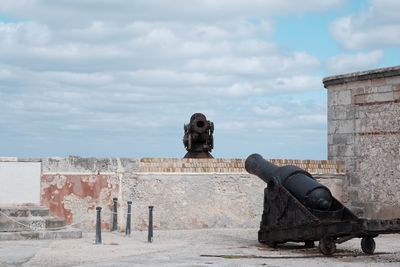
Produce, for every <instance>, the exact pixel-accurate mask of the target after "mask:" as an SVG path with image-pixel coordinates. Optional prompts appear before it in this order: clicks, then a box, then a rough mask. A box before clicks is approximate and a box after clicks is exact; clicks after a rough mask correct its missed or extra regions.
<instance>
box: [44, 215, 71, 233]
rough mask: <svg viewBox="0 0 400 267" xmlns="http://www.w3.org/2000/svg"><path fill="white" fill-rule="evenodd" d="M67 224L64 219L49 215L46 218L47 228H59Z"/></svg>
mask: <svg viewBox="0 0 400 267" xmlns="http://www.w3.org/2000/svg"><path fill="white" fill-rule="evenodd" d="M66 225H67V222H66V221H65V220H64V219H60V218H54V217H49V218H47V219H46V230H52V229H55V230H58V229H60V228H63V227H65V226H66Z"/></svg>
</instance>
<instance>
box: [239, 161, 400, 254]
mask: <svg viewBox="0 0 400 267" xmlns="http://www.w3.org/2000/svg"><path fill="white" fill-rule="evenodd" d="M245 168H246V170H247V171H248V172H249V173H251V174H255V175H257V176H258V177H259V178H261V179H262V180H263V181H265V182H266V183H267V184H268V186H267V188H265V190H264V210H263V215H262V220H261V224H260V230H259V232H258V241H259V242H260V243H265V244H267V245H269V246H272V247H275V246H277V245H279V244H283V243H285V242H289V241H292V242H304V243H305V246H306V247H312V246H314V241H319V250H320V252H321V253H322V254H324V255H332V254H333V253H334V252H335V251H336V244H340V243H343V242H345V241H348V240H350V239H352V238H361V249H362V250H363V252H364V253H366V254H373V253H374V251H375V241H374V238H375V237H377V236H378V235H379V234H390V233H399V232H400V218H399V219H393V220H370V219H363V218H358V217H357V216H356V215H354V214H353V213H352V212H351V211H350V210H349V209H347V208H346V207H345V206H344V205H343V204H342V203H340V202H339V201H338V200H336V199H335V198H334V197H333V196H332V194H331V192H330V190H329V189H328V188H327V187H325V186H323V185H321V184H320V183H318V182H317V181H316V180H315V179H314V178H313V177H312V175H311V174H309V173H308V172H306V171H305V170H303V169H300V168H298V167H296V166H291V165H288V166H282V167H278V166H276V165H274V164H272V163H270V162H268V161H266V160H265V159H263V157H262V156H261V155H259V154H252V155H250V156H249V157H248V158H247V159H246V162H245Z"/></svg>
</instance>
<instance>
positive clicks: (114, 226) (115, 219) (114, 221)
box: [111, 197, 118, 232]
mask: <svg viewBox="0 0 400 267" xmlns="http://www.w3.org/2000/svg"><path fill="white" fill-rule="evenodd" d="M117 205H118V198H116V197H114V198H113V211H112V227H111V232H113V231H118V217H117V215H118V214H117Z"/></svg>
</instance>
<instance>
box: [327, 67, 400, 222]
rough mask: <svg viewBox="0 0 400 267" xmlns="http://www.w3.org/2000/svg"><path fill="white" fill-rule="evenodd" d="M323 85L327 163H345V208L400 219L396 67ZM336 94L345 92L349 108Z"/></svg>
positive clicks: (399, 109) (399, 83)
mask: <svg viewBox="0 0 400 267" xmlns="http://www.w3.org/2000/svg"><path fill="white" fill-rule="evenodd" d="M324 85H325V87H326V88H327V89H328V99H329V96H331V98H332V100H330V101H328V158H329V159H332V160H342V161H344V162H345V163H346V172H347V173H346V174H347V175H346V179H345V181H344V189H345V192H344V194H345V196H347V197H348V200H349V203H352V205H361V206H363V207H364V209H365V211H366V216H369V217H375V218H380V217H381V216H384V215H385V218H387V217H390V216H394V215H396V216H397V217H400V212H399V209H398V208H395V207H397V206H396V205H400V193H399V192H400V180H399V177H400V101H398V100H397V97H398V93H397V92H398V89H400V66H397V67H392V68H385V69H377V70H372V71H366V72H359V73H351V74H345V75H338V76H333V77H328V78H325V79H324ZM338 88H339V89H338ZM340 88H341V89H340ZM340 90H343V95H347V96H348V92H349V91H351V98H352V101H351V104H350V105H349V101H348V99H347V98H344V97H342V98H339V95H340ZM352 116H353V117H352ZM396 216H395V217H396Z"/></svg>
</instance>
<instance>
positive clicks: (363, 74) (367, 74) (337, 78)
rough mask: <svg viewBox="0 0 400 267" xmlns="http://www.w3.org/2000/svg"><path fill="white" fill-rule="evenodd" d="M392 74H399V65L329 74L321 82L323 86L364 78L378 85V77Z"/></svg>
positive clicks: (391, 75)
mask: <svg viewBox="0 0 400 267" xmlns="http://www.w3.org/2000/svg"><path fill="white" fill-rule="evenodd" d="M393 76H400V66H394V67H388V68H380V69H374V70H367V71H359V72H353V73H347V74H341V75H334V76H329V77H325V78H324V79H323V80H322V82H323V83H324V86H325V88H328V87H330V86H332V85H339V84H348V83H353V82H358V81H365V80H373V81H374V83H375V84H377V85H379V82H381V80H380V79H382V78H387V77H393Z"/></svg>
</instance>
